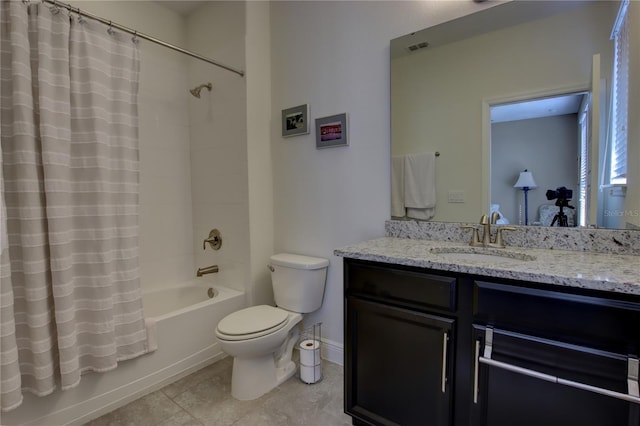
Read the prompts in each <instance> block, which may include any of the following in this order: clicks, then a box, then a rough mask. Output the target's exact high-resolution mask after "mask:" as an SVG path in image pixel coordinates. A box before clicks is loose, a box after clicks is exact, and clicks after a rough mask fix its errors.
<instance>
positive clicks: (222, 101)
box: [187, 1, 249, 327]
mask: <svg viewBox="0 0 640 426" xmlns="http://www.w3.org/2000/svg"><path fill="white" fill-rule="evenodd" d="M187 47H188V48H189V49H190V50H192V51H194V52H197V53H199V54H200V55H203V56H206V57H209V58H212V59H214V60H216V61H217V62H220V63H222V64H225V65H228V66H231V67H233V68H235V69H240V70H242V69H244V68H245V4H244V3H243V2H217V1H216V2H203V5H202V6H200V7H199V8H198V9H196V10H195V11H193V12H192V13H191V14H190V15H189V17H188V19H187ZM188 77H189V78H188V80H189V87H190V88H193V87H196V86H199V85H200V84H206V83H209V82H211V84H212V85H213V89H212V90H211V92H209V91H207V89H203V90H202V91H201V97H200V99H197V98H195V97H193V96H191V95H189V96H188V97H189V104H188V105H189V125H190V133H191V185H192V186H191V194H192V198H193V243H192V244H193V246H192V248H193V250H195V263H196V268H201V267H205V266H210V265H214V264H216V265H218V266H219V272H218V273H217V274H211V275H207V276H206V279H207V280H212V281H214V282H218V283H221V284H224V285H227V286H229V287H232V288H234V289H236V290H241V291H244V289H245V288H246V287H247V285H248V284H247V283H248V280H249V273H248V269H249V202H248V162H247V142H246V141H247V131H246V122H247V112H246V98H247V94H246V81H245V78H243V77H241V76H239V75H237V74H234V73H232V72H229V71H227V70H224V69H222V68H218V67H215V66H213V65H210V64H207V63H205V62H202V61H198V60H195V59H192V60H190V61H189V74H188ZM214 228H217V229H218V230H219V231H220V232H221V234H222V247H221V248H220V250H217V251H214V250H212V249H211V247H209V245H207V248H206V250H203V249H202V243H203V241H204V239H205V238H207V237H208V235H209V231H211V230H212V229H214ZM194 275H195V269H194V270H193V271H192V276H194ZM212 327H213V325H212Z"/></svg>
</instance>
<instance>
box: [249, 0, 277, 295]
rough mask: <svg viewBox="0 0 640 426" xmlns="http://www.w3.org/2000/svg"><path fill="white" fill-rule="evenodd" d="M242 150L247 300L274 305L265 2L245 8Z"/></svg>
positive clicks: (268, 47)
mask: <svg viewBox="0 0 640 426" xmlns="http://www.w3.org/2000/svg"><path fill="white" fill-rule="evenodd" d="M246 8H247V9H246V22H247V23H246V26H247V34H246V65H247V67H246V71H247V75H246V81H247V83H246V84H247V154H248V164H249V232H250V240H251V244H250V252H251V254H250V264H251V267H250V278H249V283H248V287H247V299H248V300H247V301H248V303H249V304H251V305H258V304H273V290H272V287H271V274H270V272H269V270H268V269H267V267H266V265H267V263H268V262H269V257H270V256H271V255H272V254H273V213H274V210H273V168H272V158H271V144H270V143H269V141H270V134H271V133H270V131H271V115H270V114H269V113H268V112H269V111H270V110H271V28H270V25H271V21H270V16H269V3H268V2H264V1H255V2H248V3H247V6H246Z"/></svg>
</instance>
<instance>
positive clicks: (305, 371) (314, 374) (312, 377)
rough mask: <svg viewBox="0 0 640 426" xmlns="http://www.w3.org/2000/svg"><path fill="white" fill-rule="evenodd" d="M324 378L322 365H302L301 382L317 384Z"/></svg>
mask: <svg viewBox="0 0 640 426" xmlns="http://www.w3.org/2000/svg"><path fill="white" fill-rule="evenodd" d="M321 378H322V371H321V369H320V364H318V365H313V366H311V365H302V364H301V365H300V380H302V381H303V382H305V383H309V384H310V383H316V382H318V381H319V380H320V379H321Z"/></svg>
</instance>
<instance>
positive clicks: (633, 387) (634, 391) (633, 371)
mask: <svg viewBox="0 0 640 426" xmlns="http://www.w3.org/2000/svg"><path fill="white" fill-rule="evenodd" d="M490 330H491V331H490ZM486 331H487V334H491V335H493V330H492V329H490V328H487V329H486ZM492 337H493V336H492ZM479 344H480V342H478V341H476V360H477V361H479V362H481V363H482V364H487V365H490V366H492V367H496V368H501V369H503V370H507V371H511V372H513V373H517V374H522V375H524V376H528V377H533V378H535V379H540V380H545V381H547V382H551V383H557V384H559V385H565V386H570V387H572V388H576V389H582V390H586V391H589V392H594V393H598V394H601V395H606V396H610V397H613V398H617V399H621V400H624V401H629V402H634V403H636V404H640V396H639V395H638V359H637V358H633V357H629V358H628V361H627V365H628V374H627V383H628V387H629V393H621V392H616V391H612V390H609V389H604V388H600V387H597V386H591V385H588V384H586V383H580V382H576V381H573V380H567V379H563V378H561V377H557V376H552V375H550V374H545V373H541V372H539V371H535V370H531V369H529V368H523V367H518V366H517V365H513V364H509V363H506V362H501V361H496V360H494V359H491V353H490V352H489V356H487V350H486V348H485V354H484V355H485V356H478V353H479ZM477 361H476V383H475V384H474V386H475V385H476V384H477V375H478V372H477V365H478V364H477ZM476 401H477V386H476V388H475V389H474V398H473V402H474V403H475V402H476Z"/></svg>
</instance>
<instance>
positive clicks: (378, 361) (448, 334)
mask: <svg viewBox="0 0 640 426" xmlns="http://www.w3.org/2000/svg"><path fill="white" fill-rule="evenodd" d="M345 318H346V330H345V340H346V354H345V355H346V357H345V360H346V361H345V381H346V395H345V408H346V412H347V413H348V414H350V415H352V416H353V417H354V418H355V419H356V420H360V421H364V422H366V423H370V424H381V425H395V424H399V425H433V426H438V425H448V424H449V423H450V418H451V393H452V391H451V386H450V384H449V383H448V377H449V376H450V373H451V371H452V368H451V364H452V360H453V350H454V348H453V342H454V337H453V336H452V333H453V331H454V330H453V324H454V320H452V319H448V318H443V317H440V316H436V315H429V314H425V313H418V312H413V311H409V310H406V309H401V308H397V307H392V306H387V305H383V304H380V303H375V302H369V301H365V300H362V299H358V298H354V297H347V299H346V312H345Z"/></svg>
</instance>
